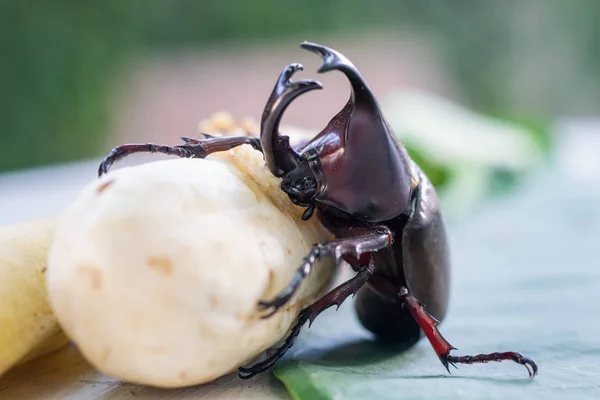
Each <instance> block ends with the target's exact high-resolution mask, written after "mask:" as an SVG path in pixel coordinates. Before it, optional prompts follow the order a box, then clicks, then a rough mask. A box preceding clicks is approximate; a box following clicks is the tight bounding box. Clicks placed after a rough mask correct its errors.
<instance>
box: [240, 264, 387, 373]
mask: <svg viewBox="0 0 600 400" xmlns="http://www.w3.org/2000/svg"><path fill="white" fill-rule="evenodd" d="M374 272H375V264H374V263H373V259H371V260H370V262H369V264H368V265H366V266H364V267H362V268H361V269H359V270H358V273H357V274H356V275H355V276H354V277H352V278H351V279H349V280H347V281H346V282H344V283H342V284H341V285H339V286H338V287H336V288H335V289H333V290H331V291H330V292H329V293H327V294H326V295H325V296H323V297H321V298H320V299H319V300H317V301H316V302H315V303H313V304H312V305H310V306H309V307H306V308H305V309H304V310H302V311H301V312H300V315H299V316H298V321H297V322H296V325H294V326H293V328H292V329H291V331H290V334H289V335H288V337H287V338H286V340H285V342H284V343H283V345H281V347H279V348H278V349H277V350H276V351H275V353H274V354H273V355H272V356H270V357H269V358H267V359H266V360H264V361H262V362H260V363H257V364H255V365H253V366H252V367H249V368H239V376H240V378H242V379H249V378H251V377H253V376H254V375H256V374H259V373H261V372H263V371H266V370H267V369H269V368H271V367H272V366H273V364H275V363H276V362H277V360H279V359H280V358H281V357H283V355H284V354H285V353H286V352H287V351H288V350H289V349H290V348H291V347H292V345H293V344H294V341H295V340H296V338H297V337H298V334H300V330H301V328H302V326H303V325H304V324H306V323H307V322H308V326H309V327H310V325H311V324H312V322H313V321H314V320H315V318H317V316H318V315H319V314H321V313H322V312H323V311H325V310H326V309H328V308H330V307H332V306H334V305H335V306H338V307H339V306H340V305H341V304H342V303H343V302H344V300H346V299H347V298H348V297H349V296H351V295H353V294H355V293H356V292H357V291H358V289H360V288H361V287H362V286H363V285H364V284H365V283H366V282H367V281H368V280H369V278H370V277H371V276H372V275H373V273H374Z"/></svg>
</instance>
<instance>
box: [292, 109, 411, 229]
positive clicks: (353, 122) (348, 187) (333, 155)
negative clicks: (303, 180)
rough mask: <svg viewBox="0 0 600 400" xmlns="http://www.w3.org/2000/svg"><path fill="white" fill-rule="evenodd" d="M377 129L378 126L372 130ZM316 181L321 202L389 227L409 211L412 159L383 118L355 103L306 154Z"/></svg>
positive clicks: (304, 150)
mask: <svg viewBox="0 0 600 400" xmlns="http://www.w3.org/2000/svg"><path fill="white" fill-rule="evenodd" d="M374 125H376V126H374ZM300 153H301V154H302V155H307V154H312V155H313V156H312V161H311V163H310V166H311V168H312V169H313V174H314V175H315V176H316V177H318V179H317V180H318V192H317V194H316V196H315V200H316V201H317V202H320V203H323V204H327V205H330V206H334V207H336V208H338V209H340V210H342V211H344V212H346V213H349V214H352V215H354V216H356V217H357V218H359V219H362V220H364V221H369V222H381V221H387V220H390V219H393V218H395V217H397V216H398V215H400V214H402V213H405V212H407V211H408V210H409V208H410V199H411V194H412V187H413V185H412V184H411V181H412V171H411V168H410V158H409V157H408V155H407V153H406V150H405V149H404V147H403V146H402V145H401V144H399V143H398V141H397V140H396V139H395V137H394V136H393V134H392V133H391V130H390V129H389V128H388V126H387V122H386V121H385V119H384V117H383V116H382V115H379V120H378V121H377V122H375V123H374V121H373V115H372V110H362V109H360V108H357V107H356V104H353V102H348V104H347V105H346V107H344V109H343V110H342V111H341V112H340V113H339V114H338V115H337V116H336V117H335V118H334V119H333V120H332V121H331V122H330V124H329V125H328V126H327V127H326V128H325V129H324V130H323V131H322V132H321V133H320V134H319V135H318V136H317V137H315V138H314V139H313V140H312V141H311V142H309V143H308V144H307V145H306V146H305V147H304V148H303V149H301V150H300Z"/></svg>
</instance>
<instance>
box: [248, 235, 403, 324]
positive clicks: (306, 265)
mask: <svg viewBox="0 0 600 400" xmlns="http://www.w3.org/2000/svg"><path fill="white" fill-rule="evenodd" d="M350 232H351V233H350ZM345 233H346V232H345ZM346 234H351V235H353V236H354V237H345V238H341V239H336V240H332V241H330V242H327V243H324V244H317V245H315V246H314V247H313V248H312V250H311V251H310V252H309V253H308V255H307V256H306V257H305V258H304V261H303V263H302V265H300V267H299V268H298V269H297V270H296V273H295V274H294V277H293V278H292V280H291V281H290V283H289V284H288V285H287V286H286V287H285V288H284V289H283V290H282V291H281V292H280V293H279V294H278V295H277V296H275V297H274V298H273V299H271V300H269V301H260V302H259V304H258V306H259V308H260V309H261V310H266V309H269V308H272V310H271V311H270V312H269V313H267V314H265V315H264V316H263V317H262V318H269V317H270V316H271V315H273V314H274V313H275V312H276V311H277V310H278V309H279V308H281V307H283V306H284V305H285V304H286V303H287V302H288V301H289V300H290V299H291V298H292V296H293V295H294V293H296V291H297V290H298V288H299V287H300V284H301V283H302V280H304V278H305V277H306V276H307V275H308V274H309V273H310V270H311V268H312V266H313V265H314V264H315V263H316V262H317V261H318V260H320V259H321V258H323V257H333V258H334V259H335V263H336V264H338V265H339V263H340V262H341V260H342V257H343V256H345V255H349V256H352V257H355V258H356V259H358V258H360V255H361V254H365V253H371V252H374V251H377V250H381V249H383V248H385V247H388V246H390V245H391V244H392V233H391V232H390V231H389V229H388V228H387V227H383V226H381V227H375V228H371V227H368V228H367V227H365V228H361V227H355V228H353V229H352V230H348V233H346Z"/></svg>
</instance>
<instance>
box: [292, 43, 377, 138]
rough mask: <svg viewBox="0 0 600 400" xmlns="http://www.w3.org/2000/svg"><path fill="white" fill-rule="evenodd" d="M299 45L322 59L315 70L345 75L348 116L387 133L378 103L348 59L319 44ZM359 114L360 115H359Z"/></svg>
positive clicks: (363, 124) (342, 115) (350, 129)
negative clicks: (348, 97) (348, 92)
mask: <svg viewBox="0 0 600 400" xmlns="http://www.w3.org/2000/svg"><path fill="white" fill-rule="evenodd" d="M300 47H302V48H303V49H305V50H308V51H311V52H313V53H315V54H317V55H319V56H320V57H321V58H322V59H323V65H321V67H320V68H319V69H318V71H317V72H319V73H324V72H328V71H332V70H338V71H341V72H343V73H344V74H345V75H346V77H347V78H348V80H349V81H350V84H351V86H352V93H351V95H350V100H349V101H348V104H347V105H346V107H350V109H351V110H352V111H351V115H350V118H352V114H354V115H355V116H356V117H357V118H359V119H360V125H362V126H363V127H364V126H365V124H367V125H369V129H368V130H369V131H371V132H374V131H380V132H385V133H389V132H388V130H389V128H388V126H387V123H386V122H385V120H384V117H383V114H382V113H381V110H380V108H379V104H378V102H377V100H376V99H375V95H374V94H373V92H372V91H371V88H370V87H369V85H368V84H367V82H366V81H365V79H364V78H363V77H362V75H361V74H360V72H359V71H358V69H357V68H356V67H355V66H354V64H352V62H351V61H350V60H348V59H347V58H346V57H345V56H344V55H343V54H341V53H339V52H337V51H335V50H333V49H331V48H329V47H327V46H323V45H320V44H316V43H310V42H303V43H301V44H300ZM357 111H358V112H357ZM359 114H360V115H361V116H360V117H359ZM339 117H344V118H346V117H348V115H347V114H340V115H339ZM357 121H358V120H357ZM348 134H352V128H350V127H349V131H348Z"/></svg>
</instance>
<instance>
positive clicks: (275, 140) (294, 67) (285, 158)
mask: <svg viewBox="0 0 600 400" xmlns="http://www.w3.org/2000/svg"><path fill="white" fill-rule="evenodd" d="M301 70H302V65H301V64H290V65H288V66H287V67H285V69H284V70H283V72H282V73H281V75H280V76H279V79H278V80H277V83H276V84H275V88H274V89H273V92H272V93H271V97H270V98H269V100H268V101H267V105H266V106H265V109H264V112H263V115H262V119H261V127H260V142H261V146H262V149H263V153H264V157H265V162H266V164H267V166H268V167H269V170H270V171H271V173H272V174H273V175H275V176H277V177H281V176H283V175H285V174H286V173H289V172H290V171H292V170H294V169H298V168H301V167H302V165H301V164H303V163H305V161H303V160H302V159H301V158H300V156H299V155H298V153H296V152H295V151H294V149H292V147H291V146H290V142H289V137H287V136H283V135H281V134H280V133H279V123H280V121H281V117H282V115H283V112H284V111H285V109H286V108H287V106H288V105H289V104H290V103H291V102H292V100H294V99H295V98H296V97H298V96H300V95H301V94H302V93H305V92H308V91H309V90H314V89H322V88H323V87H322V85H321V84H320V83H319V82H317V81H313V80H311V79H305V80H301V81H295V82H292V81H290V78H291V77H292V75H293V74H294V73H295V72H296V71H301Z"/></svg>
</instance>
